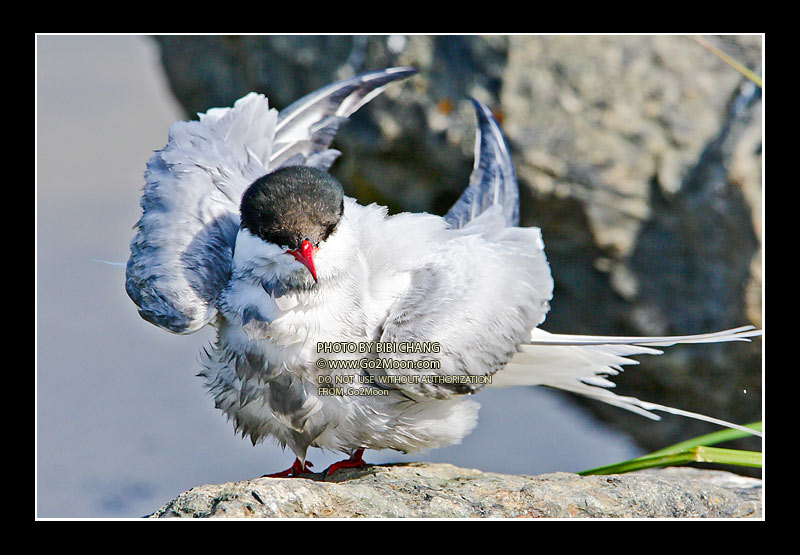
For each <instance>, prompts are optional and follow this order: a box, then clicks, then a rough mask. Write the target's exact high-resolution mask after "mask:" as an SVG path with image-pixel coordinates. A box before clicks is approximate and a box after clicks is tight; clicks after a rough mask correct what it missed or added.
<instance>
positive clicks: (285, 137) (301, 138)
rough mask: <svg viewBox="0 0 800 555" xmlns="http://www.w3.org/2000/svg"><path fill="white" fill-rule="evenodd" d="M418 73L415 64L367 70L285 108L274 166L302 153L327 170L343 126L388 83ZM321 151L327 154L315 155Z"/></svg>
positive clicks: (277, 131) (277, 137)
mask: <svg viewBox="0 0 800 555" xmlns="http://www.w3.org/2000/svg"><path fill="white" fill-rule="evenodd" d="M415 73H417V70H416V69H414V68H411V67H395V68H389V69H385V70H381V71H373V72H370V73H364V74H362V75H358V76H356V77H353V78H351V79H346V80H344V81H340V82H338V83H333V84H331V85H328V86H327V87H324V88H322V89H320V90H318V91H316V92H314V93H311V94H309V95H307V96H304V97H303V98H301V99H300V100H297V101H296V102H294V103H293V104H291V105H290V106H288V107H286V108H284V109H283V110H281V113H280V116H279V117H278V126H277V129H276V132H275V149H274V152H273V154H272V157H271V158H270V166H271V167H272V168H279V167H281V166H285V165H290V164H294V163H295V162H296V160H297V159H298V158H297V156H298V155H300V157H302V158H303V159H312V162H313V164H309V165H314V166H315V167H317V168H318V169H322V170H327V169H328V167H330V164H331V163H333V161H334V160H335V159H336V156H338V154H339V153H338V151H335V150H332V149H331V150H327V148H328V146H329V145H330V144H331V141H332V140H333V137H334V135H335V134H336V131H337V129H338V128H339V125H340V124H341V123H342V122H343V121H344V120H345V119H347V118H348V117H349V116H350V115H351V114H352V113H354V112H355V111H356V110H358V109H359V108H361V107H362V106H363V105H364V104H366V103H367V102H369V101H370V100H372V99H373V98H375V97H376V96H377V95H378V94H380V93H381V92H382V91H383V89H384V88H386V85H388V84H389V83H391V82H392V81H396V80H398V79H405V78H406V77H409V76H411V75H414V74H415ZM318 153H325V155H324V156H317V157H314V155H315V154H318ZM312 157H313V158H312Z"/></svg>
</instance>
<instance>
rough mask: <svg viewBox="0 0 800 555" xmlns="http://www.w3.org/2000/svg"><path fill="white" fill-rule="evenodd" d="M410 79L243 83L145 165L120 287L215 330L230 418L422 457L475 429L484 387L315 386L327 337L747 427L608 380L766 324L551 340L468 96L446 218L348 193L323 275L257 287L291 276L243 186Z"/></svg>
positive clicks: (314, 160)
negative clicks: (272, 99)
mask: <svg viewBox="0 0 800 555" xmlns="http://www.w3.org/2000/svg"><path fill="white" fill-rule="evenodd" d="M412 73H413V70H410V69H409V68H395V69H391V70H386V71H383V72H373V73H370V74H366V75H363V76H358V77H355V78H353V79H350V80H346V81H343V82H340V83H335V84H333V85H330V86H328V87H325V88H324V89H321V90H320V91H317V92H315V93H312V94H310V95H308V96H307V97H304V98H302V99H300V100H298V101H297V102H296V103H294V104H292V105H291V106H289V107H288V108H286V109H285V110H283V111H281V112H280V113H278V112H277V111H276V110H274V109H271V108H269V106H268V104H267V101H266V99H265V98H264V97H263V96H261V95H257V94H255V93H251V94H249V95H247V96H245V97H243V98H242V99H240V100H238V101H237V102H236V103H234V105H233V107H232V108H214V109H211V110H209V111H207V112H206V113H205V114H200V115H199V120H198V121H195V122H182V123H177V124H175V125H174V126H173V127H172V129H171V130H170V135H169V142H168V144H167V146H166V147H165V148H164V149H163V150H161V151H159V152H156V153H155V154H154V156H153V158H152V159H151V160H150V162H149V163H148V169H147V173H146V177H147V184H146V186H145V190H144V194H143V198H142V208H143V215H142V218H141V220H140V221H139V223H138V224H137V228H138V229H137V234H136V236H135V237H134V239H133V241H132V243H131V258H130V260H129V263H128V280H127V283H126V287H127V289H128V292H129V295H130V296H131V298H132V299H133V300H134V301H135V302H136V304H137V305H138V306H139V309H140V313H141V314H142V316H143V317H144V318H145V319H147V320H149V321H151V322H153V323H154V324H156V325H159V326H161V327H163V328H165V329H168V330H170V331H173V332H177V333H191V332H193V331H195V330H197V329H199V328H200V327H202V326H204V325H206V324H209V323H212V322H213V323H215V325H216V326H217V328H218V331H219V339H218V341H217V345H216V346H215V347H214V348H213V349H212V351H211V352H207V353H206V357H205V369H204V370H203V372H201V375H202V376H203V377H204V378H205V380H206V385H207V387H208V388H209V390H210V392H211V393H212V394H213V395H214V398H215V403H216V405H217V407H218V408H220V409H221V410H223V411H224V412H225V413H226V415H228V416H229V417H230V418H232V419H233V420H234V424H235V426H236V428H237V429H240V430H241V431H242V432H243V433H245V434H247V435H249V436H250V437H251V439H252V440H253V441H254V442H257V441H260V440H262V439H264V438H265V437H274V438H276V439H277V440H278V441H279V442H280V443H282V444H284V445H289V446H290V447H291V448H292V449H293V450H294V452H295V453H296V454H297V455H298V457H299V458H301V459H304V457H305V452H306V449H307V448H308V447H309V446H311V445H314V446H318V447H326V448H330V449H336V450H341V451H346V452H352V451H353V450H355V449H358V448H364V447H366V448H374V449H382V448H392V449H398V450H402V451H409V452H410V451H416V450H419V449H423V448H429V447H436V446H441V445H446V444H451V443H454V442H457V441H460V439H461V438H462V437H463V436H464V435H466V434H467V433H469V431H471V429H472V428H473V427H474V425H475V422H476V419H477V404H476V403H474V402H473V401H470V400H468V399H466V398H465V395H464V394H465V393H474V392H477V391H478V390H480V389H481V387H482V385H481V384H480V383H478V382H475V383H474V384H469V385H466V386H463V387H456V386H453V385H451V384H447V383H444V382H442V383H438V384H437V383H430V382H426V383H425V384H424V385H423V384H421V382H416V383H414V382H411V383H404V384H399V385H397V386H395V387H393V388H392V391H391V392H390V395H387V396H385V397H368V396H364V397H360V396H356V397H349V396H336V395H334V396H321V395H319V394H316V393H315V388H316V387H317V386H318V385H319V381H318V377H319V375H320V371H319V370H318V369H317V368H315V367H314V362H315V358H317V357H316V345H317V343H318V342H320V341H353V342H370V341H383V342H437V343H439V344H440V345H442V348H443V350H444V352H443V353H442V354H441V355H440V358H441V361H442V366H441V368H439V369H437V370H436V371H435V372H434V373H435V374H438V375H440V376H487V375H489V376H491V378H492V379H491V382H490V383H491V385H492V386H495V387H503V386H513V385H523V386H530V385H543V386H549V387H553V388H558V389H561V390H565V391H569V392H572V393H576V394H579V395H583V396H587V397H591V398H594V399H597V400H599V401H603V402H605V403H609V404H612V405H615V406H618V407H621V408H624V409H627V410H631V411H633V412H636V413H638V414H641V415H643V416H646V417H648V418H655V419H657V418H658V416H657V415H654V414H653V413H652V411H654V410H657V411H666V412H672V413H674V414H681V415H683V416H689V417H692V418H698V419H701V420H706V421H709V422H714V423H717V424H721V425H725V426H729V427H733V428H740V427H739V426H736V425H735V424H731V423H728V422H724V421H721V420H717V419H714V418H709V417H705V416H703V415H698V414H695V413H689V412H686V411H682V410H680V409H672V408H670V407H664V406H661V405H657V404H654V403H648V402H645V401H641V400H639V399H635V398H632V397H625V396H619V395H616V394H615V393H614V392H613V391H610V389H609V388H611V387H613V385H614V384H613V382H612V381H610V380H609V379H608V378H609V377H612V376H614V375H616V374H617V373H618V372H619V371H621V370H622V367H623V366H624V365H630V364H638V362H637V361H636V360H634V359H631V358H628V357H630V356H634V355H640V354H660V352H661V351H659V350H657V349H655V348H654V347H664V346H669V345H673V344H676V343H707V342H719V341H746V340H749V338H750V337H753V336H756V335H758V334H760V332H759V331H757V330H753V329H752V328H751V327H745V328H737V329H735V330H727V331H723V332H715V333H711V334H703V335H694V336H681V337H656V338H635V337H596V336H577V335H553V334H547V333H546V332H544V331H542V330H540V329H539V328H538V327H537V326H539V325H540V324H542V323H543V322H544V319H545V316H546V313H547V311H548V309H549V304H548V303H549V301H550V299H551V297H552V293H553V280H552V277H551V274H550V268H549V265H548V263H547V259H546V257H545V253H544V243H543V241H542V237H541V232H540V230H539V229H537V228H519V227H516V224H517V222H518V192H517V183H516V175H515V172H514V169H513V164H512V162H511V158H510V151H509V149H508V145H507V144H506V143H505V140H504V138H503V136H502V133H501V132H500V128H499V126H498V125H497V122H496V121H495V120H494V118H493V117H492V115H491V112H490V111H489V110H488V108H487V107H486V106H484V105H482V104H481V103H479V102H477V101H476V102H475V107H476V113H477V114H478V130H477V133H476V162H475V167H474V169H473V172H472V176H471V178H470V183H469V186H468V187H467V189H466V190H465V192H464V194H463V195H462V197H461V198H460V199H459V201H458V202H457V203H456V204H455V205H454V206H453V208H451V210H450V211H449V212H448V214H447V215H446V216H445V217H444V218H440V217H438V216H433V215H429V214H399V215H395V216H388V215H387V212H386V209H385V208H382V207H378V206H375V205H371V206H367V207H364V206H360V205H358V204H357V203H356V202H355V201H354V200H353V199H346V201H345V211H344V216H343V218H342V221H341V223H340V225H339V228H338V230H337V231H336V232H335V233H334V234H333V235H331V237H330V238H329V240H328V241H327V242H326V245H325V246H324V248H321V249H320V251H319V254H318V259H317V264H318V268H317V270H318V274H319V284H318V285H316V286H314V287H312V286H311V284H310V282H309V283H308V284H307V285H308V287H300V288H298V289H296V290H288V291H278V290H274V291H272V290H269V287H267V288H265V287H264V283H265V282H264V281H263V280H268V279H272V278H275V277H276V276H283V275H288V274H289V273H291V272H292V271H294V270H293V267H292V266H291V265H292V264H294V262H293V260H292V259H291V258H290V257H287V256H284V257H281V256H279V255H281V254H282V251H281V249H278V248H277V247H276V246H272V247H270V246H268V245H266V244H265V243H264V242H263V241H261V240H260V239H259V238H256V237H253V236H252V235H250V234H249V233H248V232H247V230H245V229H240V226H239V213H238V210H239V203H240V200H241V197H242V194H243V193H244V191H245V189H246V188H247V186H248V185H249V184H250V183H252V182H253V181H254V180H256V179H257V178H259V177H261V176H262V175H264V174H265V173H267V172H270V171H273V170H275V169H277V168H278V167H280V166H282V165H289V164H300V165H310V166H314V167H317V168H319V169H327V168H328V166H330V163H332V161H333V160H334V159H335V158H336V156H337V155H338V152H337V151H335V150H332V149H329V148H328V147H329V145H330V142H331V140H332V138H333V135H334V134H335V132H336V129H337V128H338V126H339V125H340V124H341V123H342V121H344V119H345V118H347V117H348V116H349V115H350V114H352V113H353V112H354V111H355V110H357V109H358V108H360V107H361V106H363V105H364V104H365V103H366V102H368V101H369V100H370V99H371V98H373V97H374V96H375V95H377V94H378V93H380V91H381V90H383V88H384V87H385V86H386V84H387V83H389V82H390V81H392V80H394V79H398V78H401V77H405V76H408V75H410V74H412ZM270 249H272V250H270ZM276 249H277V250H276ZM304 279H306V280H310V278H309V277H308V276H305V278H304ZM218 313H219V317H217V318H215V316H217V314H218ZM393 356H395V357H396V356H398V355H397V354H396V353H394V354H393ZM404 372H405V373H408V371H405V370H404ZM384 373H386V374H392V371H391V370H387V371H385V372H384ZM430 373H431V372H430V371H429V370H426V371H425V372H424V374H430ZM422 374H423V372H420V375H422ZM475 384H477V385H475ZM747 430H748V431H749V432H751V433H754V432H753V431H752V430H749V429H747Z"/></svg>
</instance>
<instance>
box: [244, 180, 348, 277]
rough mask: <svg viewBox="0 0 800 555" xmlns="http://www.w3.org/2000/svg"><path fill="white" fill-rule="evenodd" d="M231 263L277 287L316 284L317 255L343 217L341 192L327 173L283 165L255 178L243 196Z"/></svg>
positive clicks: (342, 195)
mask: <svg viewBox="0 0 800 555" xmlns="http://www.w3.org/2000/svg"><path fill="white" fill-rule="evenodd" d="M240 213H241V227H240V231H239V236H238V237H237V243H236V251H235V253H234V262H235V263H238V264H237V265H239V266H242V265H243V264H244V265H248V266H250V267H251V268H253V269H255V268H259V267H260V268H261V269H262V272H257V273H262V274H264V275H262V276H261V277H265V278H272V279H276V280H278V281H282V282H295V283H306V284H311V282H310V280H312V279H313V283H316V282H317V281H318V275H317V263H316V262H317V260H316V259H317V252H318V251H320V250H321V249H325V248H326V245H327V244H328V243H327V241H328V240H329V238H330V237H331V236H332V235H334V234H335V233H336V231H337V228H338V227H339V223H340V221H341V220H342V215H343V213H344V191H343V190H342V186H341V185H340V184H339V182H338V181H336V179H334V177H333V176H331V175H330V174H328V173H326V172H324V171H321V170H317V169H315V168H310V167H307V166H288V167H284V168H280V169H278V170H276V171H274V172H272V173H269V174H267V175H265V176H263V177H260V178H259V179H257V180H256V181H255V182H254V183H253V184H252V185H250V187H249V188H248V189H247V190H246V191H245V193H244V195H243V196H242V203H241V208H240Z"/></svg>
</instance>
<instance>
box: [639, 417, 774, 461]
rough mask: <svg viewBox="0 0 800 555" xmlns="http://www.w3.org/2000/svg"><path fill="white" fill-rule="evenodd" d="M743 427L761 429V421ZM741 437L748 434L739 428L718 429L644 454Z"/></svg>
mask: <svg viewBox="0 0 800 555" xmlns="http://www.w3.org/2000/svg"><path fill="white" fill-rule="evenodd" d="M745 427H746V428H750V429H753V430H756V431H757V432H762V431H763V426H762V424H761V422H752V423H750V424H745ZM742 437H750V434H748V433H747V432H742V431H740V430H731V429H728V430H720V431H719V432H713V433H710V434H705V435H702V436H698V437H695V438H692V439H687V440H686V441H681V442H680V443H676V444H675V445H670V446H669V447H664V448H663V449H659V450H658V451H653V452H652V453H650V454H648V455H646V456H648V457H651V456H653V455H665V454H667V453H675V452H678V451H684V450H686V449H691V448H692V447H700V446H708V445H716V444H718V443H722V442H724V441H731V440H734V439H739V438H742Z"/></svg>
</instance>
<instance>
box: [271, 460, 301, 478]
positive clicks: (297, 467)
mask: <svg viewBox="0 0 800 555" xmlns="http://www.w3.org/2000/svg"><path fill="white" fill-rule="evenodd" d="M312 466H314V465H313V464H311V462H309V461H306V462H305V463H301V462H300V459H295V460H294V464H293V465H292V466H291V467H290V468H287V469H286V470H283V471H281V472H276V473H275V474H264V475H263V476H262V478H295V477H297V476H299V475H300V474H310V473H312V472H314V471H313V470H309V469H310V468H311V467H312Z"/></svg>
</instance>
